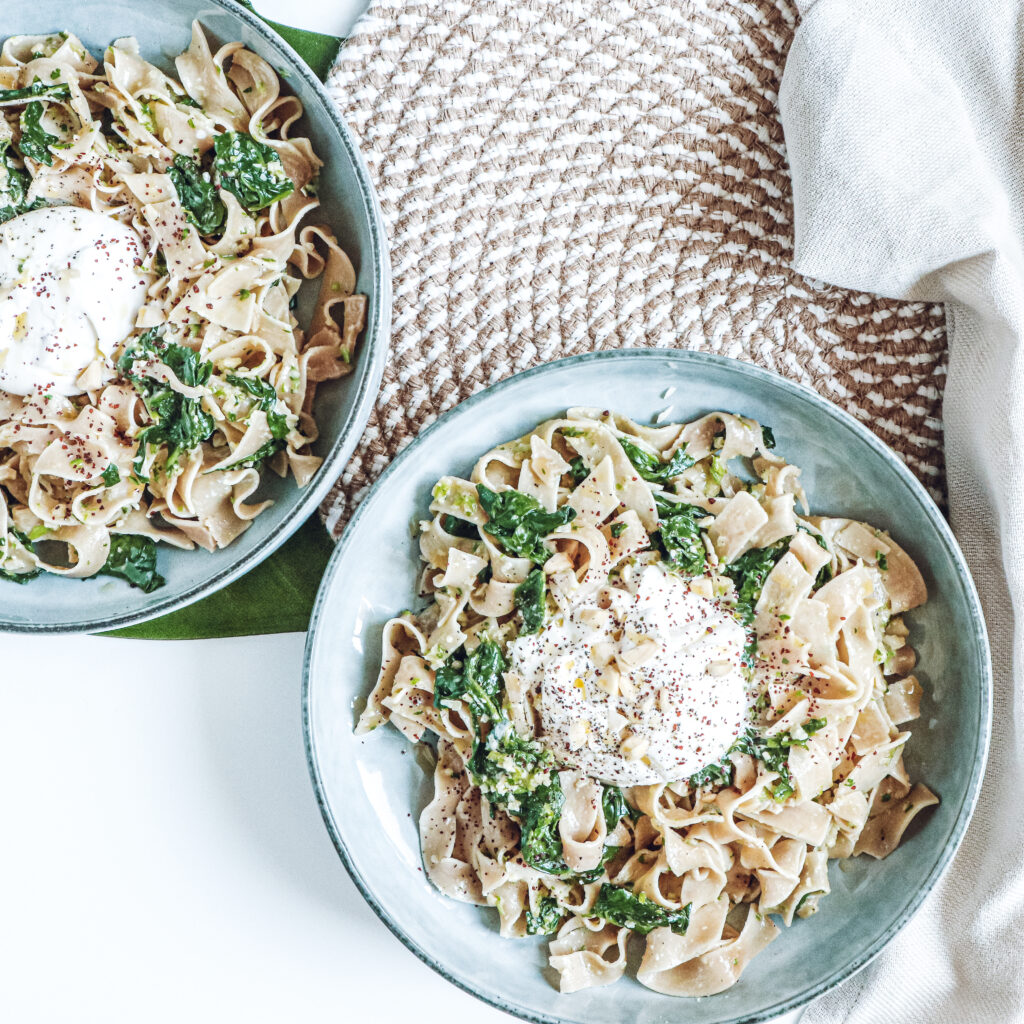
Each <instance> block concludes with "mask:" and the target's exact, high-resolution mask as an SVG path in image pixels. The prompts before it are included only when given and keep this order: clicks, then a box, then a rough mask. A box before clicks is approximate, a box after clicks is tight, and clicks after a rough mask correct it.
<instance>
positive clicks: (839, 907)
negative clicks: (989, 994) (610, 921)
mask: <svg viewBox="0 0 1024 1024" xmlns="http://www.w3.org/2000/svg"><path fill="white" fill-rule="evenodd" d="M670 388H671V389H674V391H672V392H671V395H670V397H668V398H665V397H663V396H664V395H665V393H666V390H667V389H670ZM609 401H611V402H612V404H613V407H614V408H615V409H616V410H617V411H619V412H623V413H626V414H627V415H629V416H631V417H633V418H634V419H636V420H639V421H641V422H649V421H650V420H651V418H652V417H653V416H654V415H655V414H656V413H659V412H661V411H662V410H665V409H668V412H669V416H670V418H671V419H674V420H686V419H692V418H694V417H696V416H698V415H701V414H703V413H706V412H710V411H713V410H718V409H722V410H727V411H732V412H739V413H743V414H744V415H748V416H753V417H754V418H756V419H757V420H759V421H760V422H762V423H765V424H768V425H770V426H772V427H773V428H774V430H775V436H776V438H777V440H778V450H779V451H780V453H782V454H783V455H784V456H785V457H786V458H787V459H788V460H789V461H790V462H793V463H795V464H797V465H798V466H800V467H802V469H803V480H804V483H805V485H806V487H807V493H808V498H809V500H810V504H811V508H812V509H813V510H815V511H818V512H828V513H835V514H839V515H845V516H852V517H854V518H857V519H863V520H867V521H868V522H871V523H873V524H876V525H877V526H880V527H883V528H885V529H887V530H891V531H892V534H893V536H894V537H895V538H896V539H897V540H898V541H899V542H900V544H902V545H904V546H905V547H906V548H907V550H908V551H909V552H910V554H911V555H912V556H913V557H914V558H915V559H916V560H917V563H918V565H920V566H921V569H922V572H923V573H924V576H925V580H926V582H927V585H928V591H929V594H930V599H929V601H928V603H927V604H926V605H924V606H923V607H922V608H919V609H916V610H915V611H914V612H912V613H911V614H909V615H908V620H909V625H910V628H911V635H912V639H913V642H914V644H915V646H916V647H917V650H918V654H919V659H920V660H919V669H918V675H919V677H920V678H921V679H922V681H923V683H924V690H925V694H926V696H925V699H924V703H923V705H922V714H921V718H920V720H919V721H918V722H916V723H914V724H913V725H912V726H911V728H912V729H913V737H912V740H911V742H910V743H909V745H908V752H907V765H908V768H909V770H910V773H911V775H912V776H913V777H914V778H916V779H920V780H922V781H925V782H926V783H927V784H928V785H929V786H930V787H931V788H932V789H933V790H934V791H935V792H936V793H938V794H939V795H940V796H941V798H942V802H941V804H940V805H939V806H938V807H937V808H936V809H935V810H934V811H929V812H928V813H926V814H923V815H921V816H920V818H919V819H917V820H916V821H915V822H914V824H913V826H912V828H911V830H910V831H909V834H908V837H907V838H906V840H905V841H904V843H903V844H902V845H901V846H900V847H899V849H898V850H897V851H896V852H895V853H894V854H893V855H892V856H890V857H889V858H887V859H886V860H884V861H875V860H872V859H870V858H868V857H860V858H856V859H853V860H849V861H845V862H842V865H841V866H840V863H839V862H833V864H832V866H831V869H830V878H831V884H832V892H831V894H830V895H829V896H827V897H825V899H823V900H822V903H821V909H820V911H819V913H818V914H817V915H815V916H814V917H811V918H808V919H807V920H798V921H796V923H794V925H793V926H792V927H791V928H788V929H784V930H783V934H782V935H780V936H779V938H778V939H777V940H776V941H775V942H774V943H773V944H772V945H771V946H770V947H769V948H768V949H767V950H766V951H765V952H763V953H762V954H760V955H759V956H757V957H756V958H755V959H754V960H753V961H752V963H751V965H750V966H749V967H748V968H747V970H746V971H745V973H744V974H743V976H742V978H741V979H740V981H739V983H738V984H736V985H735V986H734V987H733V988H731V989H729V990H727V991H726V992H724V993H722V994H721V995H716V996H711V997H708V998H704V999H700V1000H685V999H675V998H672V997H669V996H664V995H660V994H658V993H656V992H652V991H650V990H649V989H646V988H644V987H643V986H641V985H640V984H639V983H638V982H636V981H635V980H633V979H632V978H630V977H628V976H627V977H624V978H623V979H622V980H620V981H619V982H617V983H615V984H614V985H612V986H611V987H609V988H599V989H590V990H586V991H583V992H579V993H576V994H572V995H561V994H559V993H558V992H557V991H556V990H555V989H554V988H553V987H552V985H551V983H550V981H549V980H548V977H546V976H545V966H546V957H545V946H546V941H545V940H543V939H541V938H528V939H522V940H514V941H512V940H507V939H502V938H500V937H499V935H498V932H497V927H496V919H497V915H496V914H495V913H494V912H493V911H492V910H490V909H484V908H479V907H474V906H470V905H467V904H462V903H456V902H454V901H453V900H450V899H446V898H445V897H444V896H442V895H441V894H440V893H439V892H437V891H436V890H435V889H434V888H433V887H432V886H431V885H430V884H429V882H428V881H427V880H426V877H425V876H424V874H423V872H422V870H421V867H420V865H421V861H420V848H419V839H418V836H417V829H416V821H417V818H418V815H419V811H420V809H421V808H422V807H423V806H424V804H425V803H427V802H428V801H429V799H430V792H431V789H432V786H431V781H430V779H429V778H428V776H427V775H426V774H425V772H424V770H423V769H422V768H421V766H420V765H419V763H418V762H417V759H416V758H415V757H414V756H412V753H411V751H410V749H409V744H408V742H407V741H406V740H405V738H404V737H403V736H401V735H400V734H399V733H398V731H397V730H395V729H392V728H389V727H382V728H380V729H378V730H376V731H375V732H374V733H372V734H370V735H368V736H361V737H357V736H355V735H354V734H353V731H352V730H353V726H354V725H355V721H356V717H357V712H358V709H359V708H361V707H362V703H363V700H364V698H365V697H366V696H367V695H368V694H369V692H370V690H371V689H372V687H373V683H374V681H375V679H376V675H377V669H378V665H379V657H380V646H381V645H380V637H381V626H382V625H383V623H384V622H385V620H386V619H388V618H389V617H390V616H392V615H393V614H395V613H397V612H398V611H400V610H401V609H403V608H406V607H410V606H412V605H413V604H414V602H415V600H416V599H415V582H416V578H417V573H418V558H417V554H418V552H417V545H416V541H415V540H414V539H413V538H412V536H411V532H410V522H411V521H414V520H417V519H419V518H423V517H424V516H425V515H426V514H427V505H428V503H429V501H430V491H431V487H432V486H433V484H434V483H435V482H436V480H437V479H438V478H439V477H440V476H441V475H442V474H445V473H456V474H462V475H468V473H469V471H470V469H471V468H472V466H473V464H474V462H475V461H476V458H477V456H478V455H480V454H481V453H483V452H484V451H486V450H487V448H488V447H490V446H491V445H493V444H495V443H497V442H500V441H504V440H507V439H510V438H514V437H517V436H519V435H521V434H523V433H525V432H526V431H527V430H529V429H530V428H531V427H532V426H533V425H535V424H536V423H538V422H540V421H541V420H544V419H546V418H548V417H551V416H555V415H558V414H560V413H561V412H562V411H563V410H565V409H566V408H568V407H569V406H574V405H582V406H599V407H602V408H607V407H608V402H609ZM954 625H955V628H952V627H953V626H954ZM990 689H991V678H990V668H989V657H988V646H987V640H986V635H985V627H984V622H983V620H982V615H981V610H980V607H979V604H978V597H977V594H976V592H975V589H974V585H973V584H972V582H971V578H970V576H969V575H968V572H967V568H966V566H965V564H964V561H963V558H962V556H961V554H960V551H959V549H958V548H957V544H956V541H955V540H954V539H953V536H952V534H951V533H950V530H949V527H948V526H947V525H946V522H945V520H944V519H943V518H942V515H941V514H940V512H939V510H938V509H937V508H936V506H935V504H934V503H933V501H932V500H931V498H929V497H928V495H927V493H926V492H925V490H924V489H923V488H922V487H921V485H920V484H919V483H918V482H917V481H916V480H915V479H914V477H913V476H911V474H910V473H909V471H908V470H907V469H906V467H905V466H904V465H903V463H902V462H901V461H900V460H899V458H898V457H897V456H896V455H894V454H893V452H891V451H890V450H889V449H888V448H886V446H885V445H884V444H882V442H881V441H879V440H878V438H876V437H875V436H874V435H873V434H872V433H870V432H869V431H868V430H867V429H865V428H864V427H863V426H861V425H860V424H859V423H857V422H856V421H855V420H853V419H852V418H851V417H850V416H848V415H846V414H845V413H843V412H840V411H839V410H838V409H836V408H835V407H834V406H832V405H831V404H829V403H828V402H827V401H825V400H824V399H822V398H820V397H819V396H818V395H816V394H815V393H813V392H812V391H810V390H808V389H807V388H804V387H801V386H798V385H795V384H792V383H790V382H788V381H786V380H784V379H783V378H781V377H778V376H776V375H774V374H772V373H768V372H766V371H765V370H761V369H758V368H755V367H753V366H750V365H747V364H745V363H739V362H735V361H733V360H730V359H724V358H722V357H718V356H710V355H703V354H697V353H689V352H672V351H650V350H647V351H626V352H602V353H597V354H594V355H587V356H579V357H575V358H572V359H565V360H562V361H560V362H556V363H551V364H549V365H547V366H542V367H539V368H538V369H535V370H531V371H528V372H526V373H522V374H519V375H518V376H516V377H512V378H510V379H508V380H505V381H503V382H502V383H500V384H498V385H496V386H494V387H492V388H490V389H488V390H487V391H484V392H482V393H480V394H478V395H476V396H474V397H473V398H470V399H469V400H468V401H466V402H464V403H463V404H462V405H460V406H458V407H457V408H456V409H454V410H453V411H451V412H449V413H447V414H446V415H444V416H442V417H441V418H440V419H439V420H438V421H437V422H436V423H435V424H434V425H433V426H431V427H430V428H429V429H428V430H425V431H424V432H423V433H422V434H421V435H420V436H419V437H418V438H417V439H416V440H415V441H414V442H413V443H412V444H410V445H409V447H408V448H406V449H405V451H404V452H403V453H402V454H401V455H400V456H399V457H398V458H397V459H396V460H395V461H394V463H392V465H391V467H390V468H389V469H388V471H387V472H386V473H385V474H384V475H383V476H382V477H381V479H380V480H379V481H378V483H377V484H376V486H375V487H374V489H373V491H372V492H371V494H370V496H369V497H368V498H367V499H366V500H365V501H364V502H363V504H362V505H361V506H360V508H359V510H358V512H357V513H356V515H355V518H354V519H353V520H352V522H351V523H350V524H349V527H348V529H347V530H346V532H345V534H344V536H343V538H342V540H341V542H340V543H339V545H338V548H337V550H336V552H335V554H334V556H333V559H332V561H331V564H330V566H329V568H328V570H327V574H326V577H325V579H324V582H323V585H322V586H321V589H320V594H319V599H318V601H317V605H316V609H315V611H314V615H313V624H312V627H311V631H310V634H309V638H308V642H307V647H306V666H305V684H304V727H305V736H306V744H307V754H308V759H309V767H310V772H311V774H312V778H313V782H314V785H315V787H316V792H317V796H318V799H319V801H320V806H321V810H322V812H323V816H324V821H325V822H326V823H327V828H328V830H329V831H330V834H331V837H332V838H333V840H334V843H335V845H336V847H337V849H338V853H339V854H340V856H341V858H342V860H343V861H344V863H345V866H346V867H347V868H348V871H349V873H350V874H351V875H352V878H353V879H354V881H355V883H356V885H357V886H358V887H359V889H360V890H361V891H362V893H363V895H364V896H365V897H366V899H367V901H368V902H369V903H370V905H371V906H372V907H373V909H374V910H375V911H376V912H377V914H378V915H379V916H380V917H381V919H382V920H383V921H384V923H385V924H386V925H387V926H388V927H389V928H390V929H391V930H392V931H393V932H394V933H395V934H396V935H397V936H398V937H399V938H400V939H401V940H402V942H403V943H405V945H406V946H408V948H409V949H411V950H412V951H413V952H414V953H415V954H416V955H417V956H419V957H420V958H421V959H422V960H423V961H424V962H425V963H427V964H429V965H430V966H431V967H433V968H434V969H435V970H437V971H438V972H440V973H441V974H443V975H444V976H445V977H446V978H448V979H449V980H450V981H452V982H454V983H455V984H456V985H459V986H460V987H461V988H464V989H465V990H466V991H468V992H471V993H473V994H474V995H476V996H478V997H479V998H481V999H483V1000H485V1001H486V1002H488V1003H491V1004H492V1005H494V1006H496V1007H499V1008H500V1009H502V1010H506V1011H507V1012H509V1013H512V1014H516V1015H517V1016H519V1017H521V1018H523V1019H525V1020H531V1021H544V1022H556V1021H557V1022H563V1021H564V1022H573V1024H621V1022H622V1021H631V1022H644V1024H656V1022H666V1024H667V1022H669V1021H679V1020H685V1021H687V1022H688V1024H727V1022H731V1024H738V1022H740V1021H743V1022H745V1024H754V1022H757V1021H764V1020H768V1019H770V1018H772V1017H774V1016H776V1015H778V1014H781V1013H783V1012H785V1011H788V1010H792V1009H794V1008H796V1007H798V1006H800V1005H802V1004H804V1003H806V1002H807V1001H808V1000H810V999H812V998H813V997H814V996H816V995H818V994H820V993H821V992H824V991H825V990H826V989H829V988H831V987H832V986H834V985H837V984H839V983H840V982H841V981H843V980H844V979H845V978H848V977H849V976H850V975H851V974H853V973H854V972H855V971H857V970H859V969H860V968H861V967H863V966H864V965H865V964H866V963H867V962H868V961H869V960H870V959H871V958H872V957H874V956H875V955H876V954H877V953H878V952H879V951H880V950H881V949H882V948H883V947H884V946H885V944H886V943H887V942H888V941H889V940H890V939H891V938H892V937H893V936H894V935H895V934H896V932H897V931H898V930H899V929H900V928H901V927H902V926H903V925H904V924H905V923H906V921H907V920H908V919H909V917H910V916H911V914H913V913H914V911H915V910H916V909H917V907H918V906H919V905H920V903H921V901H922V900H923V899H924V898H925V897H926V896H927V894H928V892H929V890H930V889H931V888H932V887H933V886H934V885H935V883H936V881H937V879H938V878H939V876H940V875H941V874H942V871H943V869H944V868H945V866H946V865H947V864H948V863H949V860H950V858H951V857H952V855H953V853H954V851H955V850H956V848H957V845H958V844H959V842H960V839H961V837H962V836H963V833H964V829H965V828H966V826H967V822H968V819H969V818H970V815H971V810H972V808H973V805H974V802H975V798H976V796H977V792H978V787H979V784H980V781H981V776H982V771H983V768H984V763H985V755H986V751H987V743H988V734H989V698H990ZM410 812H411V813H410ZM400 970H401V967H400V965H396V971H397V972H400ZM549 973H550V972H549ZM627 975H628V972H627Z"/></svg>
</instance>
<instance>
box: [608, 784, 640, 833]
mask: <svg viewBox="0 0 1024 1024" xmlns="http://www.w3.org/2000/svg"><path fill="white" fill-rule="evenodd" d="M601 810H602V811H603V813H604V823H605V825H606V826H607V827H608V831H609V832H611V831H612V830H613V829H614V828H615V827H616V826H617V825H618V824H619V822H620V821H622V819H623V818H629V819H630V820H631V821H632V820H633V810H632V808H631V807H630V806H629V804H628V803H626V797H625V794H624V793H623V792H622V790H621V789H619V787H618V786H605V787H604V792H603V793H602V794H601Z"/></svg>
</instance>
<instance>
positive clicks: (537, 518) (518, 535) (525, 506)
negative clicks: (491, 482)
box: [476, 484, 576, 564]
mask: <svg viewBox="0 0 1024 1024" xmlns="http://www.w3.org/2000/svg"><path fill="white" fill-rule="evenodd" d="M476 490H477V494H478V495H479V496H480V506H481V508H483V510H484V512H486V513H487V520H488V521H487V522H486V523H485V524H484V529H485V530H486V531H487V532H488V533H489V534H490V535H491V536H492V537H494V539H495V540H496V541H498V543H499V544H501V546H502V547H503V548H504V549H505V550H506V551H507V552H508V553H509V554H510V555H515V556H517V557H518V558H529V559H530V560H531V561H532V562H535V563H537V564H543V563H544V562H546V561H547V560H548V559H549V558H550V557H551V552H550V551H549V550H548V549H547V548H546V547H545V546H544V543H543V540H544V538H545V537H546V536H547V535H548V534H549V533H551V532H552V531H553V530H555V529H557V527H559V526H564V525H565V524H566V523H571V522H572V521H573V519H575V518H576V510H575V509H573V508H570V507H569V506H568V505H563V506H562V507H561V508H559V509H556V510H555V511H554V512H548V511H546V510H545V509H544V507H543V506H542V505H541V503H540V502H539V501H537V499H536V498H534V497H533V496H532V495H529V494H523V493H522V492H521V491H511V490H510V491H501V492H500V493H497V492H495V491H492V490H490V489H489V488H488V487H485V486H484V485H483V484H477V486H476Z"/></svg>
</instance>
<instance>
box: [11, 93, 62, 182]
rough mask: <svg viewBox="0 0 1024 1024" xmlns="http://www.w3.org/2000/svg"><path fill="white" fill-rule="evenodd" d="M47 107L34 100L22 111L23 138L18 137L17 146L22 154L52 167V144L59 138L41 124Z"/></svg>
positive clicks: (20, 121)
mask: <svg viewBox="0 0 1024 1024" xmlns="http://www.w3.org/2000/svg"><path fill="white" fill-rule="evenodd" d="M45 109H46V108H45V107H44V106H43V104H42V103H40V102H39V100H33V101H32V102H31V103H30V104H29V105H28V106H27V107H26V108H25V109H24V110H23V111H22V112H21V118H20V120H19V123H20V125H21V138H20V139H18V141H17V143H16V146H17V149H18V151H19V152H20V153H21V155H22V156H27V157H31V158H32V159H33V160H38V161H39V162H40V163H41V164H46V165H47V166H48V167H52V166H53V154H52V153H51V152H50V146H52V145H53V144H54V143H55V142H57V141H59V140H58V139H57V136H56V135H51V134H50V133H49V132H48V131H47V130H46V129H45V128H44V127H43V126H42V124H40V121H39V119H40V118H41V117H42V116H43V111H44V110H45Z"/></svg>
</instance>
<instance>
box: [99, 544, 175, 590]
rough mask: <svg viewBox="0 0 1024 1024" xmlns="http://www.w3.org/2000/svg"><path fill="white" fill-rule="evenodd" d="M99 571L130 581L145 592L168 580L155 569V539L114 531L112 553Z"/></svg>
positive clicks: (157, 587) (155, 588)
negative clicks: (115, 532)
mask: <svg viewBox="0 0 1024 1024" xmlns="http://www.w3.org/2000/svg"><path fill="white" fill-rule="evenodd" d="M100 574H101V575H103V576H117V577H119V578H120V579H123V580H127V581H128V582H129V583H130V584H131V585H132V586H133V587H138V588H139V589H140V590H142V591H143V592H144V593H146V594H150V593H152V592H153V591H154V590H157V589H159V588H160V587H162V586H163V585H164V584H165V583H166V582H167V581H166V580H165V579H164V578H163V576H161V575H160V574H159V573H158V572H157V571H156V542H155V541H154V540H153V539H152V538H151V537H140V536H137V535H134V534H114V535H113V536H112V537H111V538H110V554H109V555H107V560H106V562H105V563H104V565H103V568H102V569H100Z"/></svg>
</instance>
